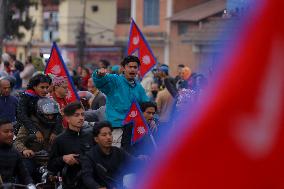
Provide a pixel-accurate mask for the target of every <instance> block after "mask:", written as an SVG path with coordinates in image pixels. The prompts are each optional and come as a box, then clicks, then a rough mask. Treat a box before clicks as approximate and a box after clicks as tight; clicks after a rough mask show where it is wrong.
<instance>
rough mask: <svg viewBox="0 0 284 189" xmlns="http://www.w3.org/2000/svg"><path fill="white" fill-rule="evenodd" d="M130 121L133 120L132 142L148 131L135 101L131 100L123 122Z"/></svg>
mask: <svg viewBox="0 0 284 189" xmlns="http://www.w3.org/2000/svg"><path fill="white" fill-rule="evenodd" d="M130 122H133V129H132V137H131V144H134V143H136V142H137V141H139V140H140V139H141V138H143V136H145V135H146V134H147V133H148V132H149V128H148V125H147V123H146V121H145V119H144V116H143V114H142V111H141V110H140V107H139V105H138V103H137V102H136V101H133V102H132V104H131V106H130V108H129V111H128V113H127V114H126V117H125V119H124V121H123V124H127V123H130Z"/></svg>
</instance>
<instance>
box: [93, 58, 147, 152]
mask: <svg viewBox="0 0 284 189" xmlns="http://www.w3.org/2000/svg"><path fill="white" fill-rule="evenodd" d="M121 66H122V69H123V72H124V73H123V74H122V75H116V74H108V73H107V70H106V69H105V68H100V69H98V70H95V71H94V73H93V76H92V77H93V80H94V84H95V86H96V87H97V88H98V89H99V90H100V91H102V92H103V93H104V94H105V95H106V96H107V100H106V118H107V120H108V121H110V122H111V124H112V126H113V128H114V129H113V145H114V146H117V147H120V146H121V138H122V133H123V131H122V127H123V126H122V122H123V119H124V117H125V116H126V114H127V112H128V110H129V108H130V106H131V103H132V102H133V100H134V99H135V100H136V101H137V102H138V103H142V102H146V101H148V100H149V99H148V97H147V95H146V92H145V90H144V88H143V87H142V85H141V84H140V82H139V81H137V80H136V76H137V74H138V71H139V66H140V61H139V59H138V58H137V57H136V56H132V55H130V56H127V57H126V58H124V59H123V61H122V63H121Z"/></svg>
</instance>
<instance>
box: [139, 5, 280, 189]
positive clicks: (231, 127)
mask: <svg viewBox="0 0 284 189" xmlns="http://www.w3.org/2000/svg"><path fill="white" fill-rule="evenodd" d="M253 2H255V5H254V6H252V7H250V8H256V7H258V6H257V5H260V2H261V3H263V4H262V5H260V6H261V7H260V9H255V10H254V11H255V12H254V13H255V14H254V15H251V16H249V17H248V18H245V20H246V22H245V24H246V25H245V28H243V30H242V31H240V32H238V37H239V39H238V40H236V41H235V43H234V46H231V49H232V50H234V51H233V52H231V54H230V56H229V57H227V58H226V60H225V61H224V62H225V63H226V64H224V66H225V67H224V68H223V70H222V73H219V74H218V77H217V78H214V79H213V80H214V81H212V86H210V90H209V91H207V92H204V94H207V95H208V97H210V98H208V99H206V100H205V101H203V102H204V104H202V107H201V105H199V107H201V108H199V111H198V112H197V111H196V110H195V111H191V115H190V114H188V116H189V117H190V118H185V120H184V122H179V123H176V124H175V125H176V126H178V125H184V127H180V128H176V129H175V130H174V131H175V132H173V133H172V135H170V136H168V137H167V138H168V139H170V140H171V142H170V143H168V145H165V146H166V147H167V148H166V149H164V151H160V153H159V154H157V157H156V158H155V159H156V161H154V162H153V163H152V164H151V165H150V166H149V167H148V168H146V170H147V173H146V172H145V174H147V176H146V178H144V179H139V181H140V182H139V183H137V186H139V187H137V188H147V189H157V188H190V189H208V188H210V189H268V188H269V189H283V188H284V22H283V20H282V19H280V18H284V11H283V10H282V9H283V7H284V1H283V0H273V1H259V2H258V1H253ZM247 10H251V9H247ZM248 20H249V22H248ZM227 50H228V49H227ZM226 54H227V55H228V54H229V53H228V52H227V53H226ZM211 87H212V88H211ZM209 95H210V96H209ZM205 102H206V103H205ZM192 114H193V115H192ZM176 139H178V140H176Z"/></svg>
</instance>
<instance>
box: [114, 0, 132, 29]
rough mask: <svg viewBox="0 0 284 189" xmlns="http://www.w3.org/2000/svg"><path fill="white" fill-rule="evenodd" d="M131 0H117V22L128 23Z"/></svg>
mask: <svg viewBox="0 0 284 189" xmlns="http://www.w3.org/2000/svg"><path fill="white" fill-rule="evenodd" d="M130 17H131V0H117V24H128V23H130Z"/></svg>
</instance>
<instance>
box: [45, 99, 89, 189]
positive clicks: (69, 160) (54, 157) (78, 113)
mask: <svg viewBox="0 0 284 189" xmlns="http://www.w3.org/2000/svg"><path fill="white" fill-rule="evenodd" d="M63 111H64V117H65V119H66V121H67V123H68V128H67V129H66V131H65V132H64V133H62V134H61V135H59V136H58V137H57V138H56V139H55V142H54V144H53V145H52V148H51V152H50V158H49V161H48V166H47V168H48V170H49V171H51V172H53V173H57V172H62V176H63V187H64V188H80V187H81V185H80V180H81V179H80V170H81V165H80V162H79V156H80V155H83V154H84V153H85V152H86V151H88V150H89V149H90V148H91V146H92V145H93V144H94V141H93V138H92V132H91V131H87V128H83V123H84V109H83V107H82V105H81V103H80V102H73V103H70V104H68V105H67V106H66V107H65V108H64V110H63Z"/></svg>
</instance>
